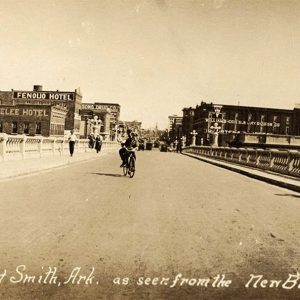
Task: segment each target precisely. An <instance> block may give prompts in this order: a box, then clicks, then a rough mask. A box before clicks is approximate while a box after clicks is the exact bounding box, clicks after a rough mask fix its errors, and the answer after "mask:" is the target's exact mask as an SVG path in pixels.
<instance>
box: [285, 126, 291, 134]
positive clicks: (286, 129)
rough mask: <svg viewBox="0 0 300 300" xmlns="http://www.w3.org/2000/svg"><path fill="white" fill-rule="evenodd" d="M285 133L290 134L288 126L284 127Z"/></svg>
mask: <svg viewBox="0 0 300 300" xmlns="http://www.w3.org/2000/svg"><path fill="white" fill-rule="evenodd" d="M285 134H290V127H288V126H286V127H285Z"/></svg>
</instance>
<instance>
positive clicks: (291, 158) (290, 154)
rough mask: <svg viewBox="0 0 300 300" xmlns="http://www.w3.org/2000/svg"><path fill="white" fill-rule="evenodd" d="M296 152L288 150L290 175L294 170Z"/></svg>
mask: <svg viewBox="0 0 300 300" xmlns="http://www.w3.org/2000/svg"><path fill="white" fill-rule="evenodd" d="M293 153H295V150H288V174H289V173H290V172H291V171H292V170H293V166H294V160H295V155H293Z"/></svg>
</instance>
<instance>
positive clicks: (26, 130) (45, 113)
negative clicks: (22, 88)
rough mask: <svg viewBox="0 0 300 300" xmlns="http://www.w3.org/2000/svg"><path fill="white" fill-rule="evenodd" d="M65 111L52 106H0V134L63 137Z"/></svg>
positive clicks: (59, 107) (63, 108) (62, 108)
mask: <svg viewBox="0 0 300 300" xmlns="http://www.w3.org/2000/svg"><path fill="white" fill-rule="evenodd" d="M66 114H67V109H66V108H65V107H61V106H53V105H43V106H41V105H34V104H16V105H11V106H9V105H0V132H3V133H7V134H28V135H42V136H50V135H63V134H64V129H65V119H66Z"/></svg>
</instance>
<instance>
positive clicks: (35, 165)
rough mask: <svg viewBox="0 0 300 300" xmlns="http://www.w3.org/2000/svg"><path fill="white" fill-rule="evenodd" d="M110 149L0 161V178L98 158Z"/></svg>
mask: <svg viewBox="0 0 300 300" xmlns="http://www.w3.org/2000/svg"><path fill="white" fill-rule="evenodd" d="M109 151H112V150H109V149H103V150H102V151H101V152H100V153H98V154H97V153H96V151H91V152H84V153H76V152H75V153H74V155H73V157H70V156H69V155H63V156H45V157H42V158H26V159H24V160H21V159H20V160H8V161H2V162H0V180H3V179H9V178H13V177H17V176H22V175H28V174H31V173H36V172H40V171H44V170H49V169H53V168H58V167H61V166H64V165H68V164H74V163H78V162H81V161H85V160H93V159H98V158H100V157H102V156H105V155H107V154H108V153H109Z"/></svg>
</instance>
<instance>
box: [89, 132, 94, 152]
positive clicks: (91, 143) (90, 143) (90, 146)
mask: <svg viewBox="0 0 300 300" xmlns="http://www.w3.org/2000/svg"><path fill="white" fill-rule="evenodd" d="M94 144H95V142H94V136H93V135H91V134H90V135H89V148H90V149H93V148H94Z"/></svg>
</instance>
